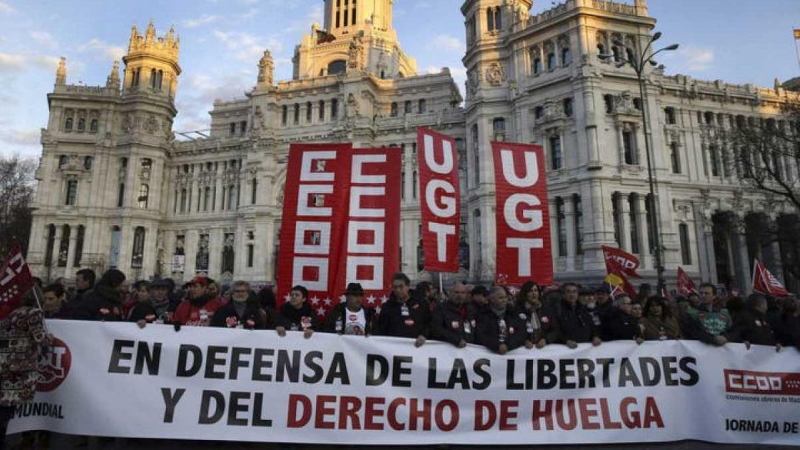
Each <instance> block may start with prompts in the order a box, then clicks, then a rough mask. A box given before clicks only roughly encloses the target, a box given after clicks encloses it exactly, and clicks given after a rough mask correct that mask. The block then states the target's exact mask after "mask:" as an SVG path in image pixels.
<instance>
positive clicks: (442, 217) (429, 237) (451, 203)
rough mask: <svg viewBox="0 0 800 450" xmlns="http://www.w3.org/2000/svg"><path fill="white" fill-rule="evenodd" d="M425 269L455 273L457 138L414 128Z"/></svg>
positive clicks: (458, 197) (458, 202) (458, 209)
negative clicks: (415, 131) (415, 130)
mask: <svg viewBox="0 0 800 450" xmlns="http://www.w3.org/2000/svg"><path fill="white" fill-rule="evenodd" d="M417 148H418V149H419V151H418V152H417V155H418V163H419V189H420V193H421V197H422V199H421V200H420V210H421V211H422V243H423V244H422V245H423V250H424V252H425V270H431V271H435V272H452V273H458V263H459V260H458V249H459V248H458V243H459V234H460V233H459V231H460V225H461V194H460V192H459V185H458V153H457V150H456V140H455V139H454V138H452V137H450V136H447V135H444V134H440V133H437V132H435V131H432V130H429V129H427V128H422V127H420V128H417Z"/></svg>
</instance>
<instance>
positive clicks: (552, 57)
mask: <svg viewBox="0 0 800 450" xmlns="http://www.w3.org/2000/svg"><path fill="white" fill-rule="evenodd" d="M555 68H556V54H555V53H554V52H552V51H551V52H550V53H548V54H547V70H553V69H555Z"/></svg>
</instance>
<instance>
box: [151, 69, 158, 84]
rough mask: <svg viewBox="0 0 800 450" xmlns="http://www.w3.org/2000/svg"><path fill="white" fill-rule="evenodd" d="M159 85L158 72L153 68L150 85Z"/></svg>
mask: <svg viewBox="0 0 800 450" xmlns="http://www.w3.org/2000/svg"><path fill="white" fill-rule="evenodd" d="M157 85H158V72H156V69H152V70H150V87H151V88H153V89H156V86H157Z"/></svg>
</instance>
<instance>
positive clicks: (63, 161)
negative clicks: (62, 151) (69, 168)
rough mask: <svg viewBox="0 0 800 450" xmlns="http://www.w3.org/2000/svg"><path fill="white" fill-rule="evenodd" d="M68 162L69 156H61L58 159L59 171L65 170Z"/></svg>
mask: <svg viewBox="0 0 800 450" xmlns="http://www.w3.org/2000/svg"><path fill="white" fill-rule="evenodd" d="M68 162H69V158H68V157H67V155H60V156H59V157H58V168H59V169H63V168H64V166H66V165H67V163H68Z"/></svg>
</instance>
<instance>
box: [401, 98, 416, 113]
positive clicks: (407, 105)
mask: <svg viewBox="0 0 800 450" xmlns="http://www.w3.org/2000/svg"><path fill="white" fill-rule="evenodd" d="M413 111H414V107H413V106H412V105H411V100H406V103H405V105H403V112H404V113H406V114H411V113H412V112H413Z"/></svg>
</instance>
